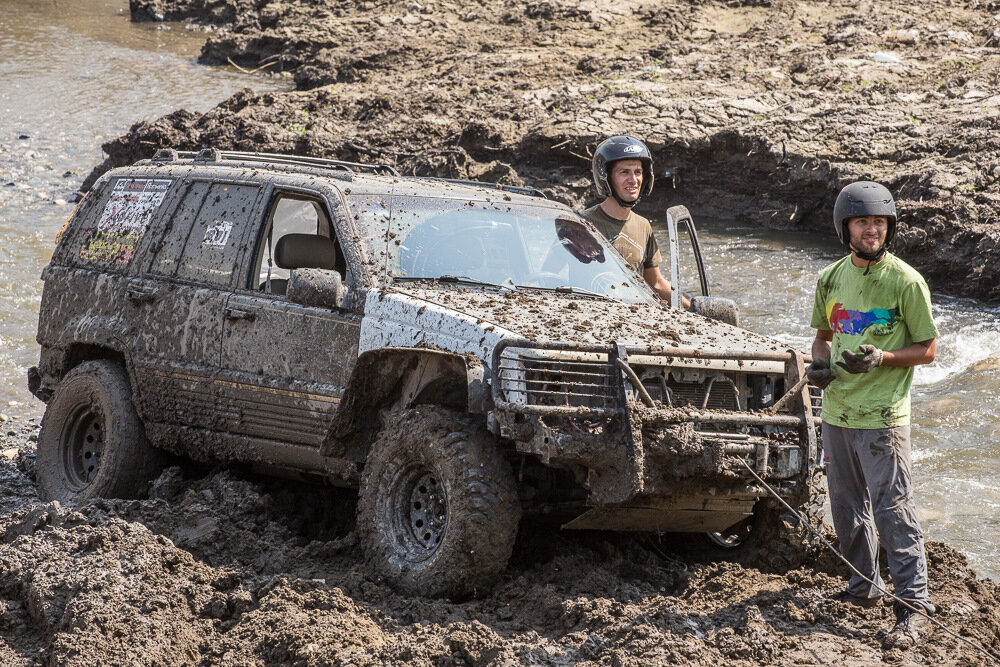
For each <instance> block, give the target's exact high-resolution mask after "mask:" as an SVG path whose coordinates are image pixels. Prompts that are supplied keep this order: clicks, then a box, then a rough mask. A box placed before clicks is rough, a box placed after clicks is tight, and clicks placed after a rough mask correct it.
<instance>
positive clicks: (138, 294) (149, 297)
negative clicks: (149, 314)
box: [125, 287, 156, 304]
mask: <svg viewBox="0 0 1000 667" xmlns="http://www.w3.org/2000/svg"><path fill="white" fill-rule="evenodd" d="M125 297H126V298H127V299H128V300H129V301H131V302H132V303H136V304H141V303H150V302H152V301H155V300H156V292H155V291H154V290H146V289H141V288H139V287H129V288H128V289H126V290H125Z"/></svg>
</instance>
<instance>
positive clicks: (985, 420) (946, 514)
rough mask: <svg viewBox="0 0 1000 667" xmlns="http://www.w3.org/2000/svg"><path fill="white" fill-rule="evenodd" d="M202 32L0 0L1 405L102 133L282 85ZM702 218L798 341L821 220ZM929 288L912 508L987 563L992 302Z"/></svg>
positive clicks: (761, 305)
mask: <svg viewBox="0 0 1000 667" xmlns="http://www.w3.org/2000/svg"><path fill="white" fill-rule="evenodd" d="M203 41H204V36H203V35H202V34H200V33H197V32H190V31H188V30H187V29H185V28H183V27H181V26H172V27H170V26H163V25H149V24H141V25H135V24H132V23H130V22H129V20H128V17H127V3H126V2H109V1H107V0H76V1H74V2H63V1H59V2H56V1H55V0H46V1H41V0H39V1H35V2H28V1H24V0H21V1H15V0H0V412H6V413H10V414H33V415H38V414H40V413H41V410H42V405H41V404H40V403H39V402H37V401H35V399H34V398H33V397H32V396H31V395H30V394H29V393H28V391H27V388H26V386H25V373H26V371H27V369H28V367H29V366H31V365H32V364H35V363H37V360H38V347H37V345H36V344H35V342H34V336H35V327H36V324H37V319H38V304H39V298H40V293H41V282H40V281H39V280H38V276H39V274H40V273H41V270H42V267H44V265H45V264H46V262H47V261H48V259H49V257H50V255H51V253H52V249H53V238H54V237H55V233H56V231H57V230H58V229H59V227H60V226H61V225H62V223H63V222H64V221H65V219H66V217H67V216H68V215H69V214H70V212H71V211H72V204H69V203H67V201H68V200H69V199H70V198H71V196H72V194H73V193H74V191H75V189H76V188H77V187H78V185H79V183H80V181H81V180H82V179H83V178H84V176H86V174H87V173H88V172H89V171H90V169H91V168H92V167H93V166H94V165H96V164H98V163H99V162H100V161H101V160H102V159H103V155H102V153H101V150H100V145H101V143H102V142H104V141H106V140H108V139H110V138H113V137H115V136H118V135H120V134H122V133H123V132H124V131H125V130H126V129H127V127H128V126H129V125H130V124H131V123H133V122H135V121H137V120H145V119H150V120H151V119H154V118H157V117H159V116H161V115H163V114H165V113H169V112H171V111H174V110H175V109H178V108H182V107H183V108H187V109H190V110H193V111H197V110H206V109H208V108H210V107H212V106H214V105H215V104H216V103H217V102H219V101H221V100H222V99H224V98H226V97H228V96H229V95H230V94H232V93H233V92H235V91H236V90H238V89H239V88H242V87H247V86H249V87H252V88H254V89H256V90H260V91H263V90H274V89H280V88H284V87H286V86H287V84H286V83H285V82H283V81H282V80H279V79H267V78H263V77H260V76H255V77H249V76H246V75H243V74H240V73H237V72H232V71H226V70H219V69H214V68H207V67H203V66H200V65H197V64H195V62H194V60H195V58H196V57H197V53H198V50H199V49H200V47H201V44H202V42H203ZM701 228H702V241H703V243H704V245H705V246H706V257H707V259H708V264H709V269H710V270H711V272H712V276H713V279H714V283H713V285H714V287H713V289H714V290H715V292H716V293H718V294H722V295H728V296H731V297H733V298H734V299H735V300H736V301H737V303H738V304H739V307H740V311H741V315H742V318H743V323H744V325H745V326H747V327H748V328H750V329H753V330H755V331H759V332H761V333H766V334H770V335H774V336H777V337H779V338H780V339H782V340H783V341H785V342H786V343H788V344H789V345H791V346H795V347H799V348H802V349H808V346H809V344H810V341H811V340H812V335H813V332H812V330H810V329H809V327H808V317H809V312H810V309H811V305H812V291H813V287H814V284H815V279H816V275H817V274H818V272H819V270H820V269H821V268H822V267H823V266H825V265H826V264H828V263H829V262H830V261H832V260H833V259H835V258H836V257H838V256H839V253H840V250H839V249H838V248H837V247H836V246H835V245H833V244H832V243H831V242H830V239H829V238H827V237H826V236H823V235H818V236H815V237H811V236H810V235H806V234H787V233H777V232H768V231H764V230H760V229H754V228H749V227H742V226H739V225H734V224H732V223H729V224H722V223H704V222H703V224H702V225H701ZM661 241H663V239H661ZM934 302H935V304H934V313H935V317H936V320H937V323H938V326H939V327H940V329H941V332H942V335H941V339H940V340H939V346H938V360H937V361H936V362H935V363H934V364H933V365H932V366H929V367H924V368H920V369H918V371H917V374H916V379H915V383H914V389H913V408H914V409H913V412H914V429H913V444H914V478H915V483H916V499H917V504H918V508H919V513H920V518H921V521H922V522H923V526H924V529H925V532H926V534H927V536H928V537H929V538H931V539H936V540H944V541H946V542H949V543H951V544H953V545H955V546H957V547H958V548H960V549H962V550H963V551H965V552H966V553H967V554H968V555H969V556H970V560H971V562H972V564H973V566H974V567H975V568H976V569H977V570H978V571H979V572H980V573H981V574H985V575H987V576H991V577H993V578H998V577H1000V566H998V563H1000V539H998V538H1000V445H998V440H1000V418H998V417H997V415H998V414H1000V391H998V389H1000V336H997V335H996V331H997V330H998V329H1000V310H996V309H989V308H985V307H983V305H982V304H979V303H976V302H973V301H960V300H955V299H948V298H945V297H942V296H939V295H935V296H934Z"/></svg>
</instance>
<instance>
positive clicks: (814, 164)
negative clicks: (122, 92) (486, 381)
mask: <svg viewBox="0 0 1000 667" xmlns="http://www.w3.org/2000/svg"><path fill="white" fill-rule="evenodd" d="M995 4H996V3H983V2H976V3H961V4H956V3H951V2H947V1H946V0H930V1H929V2H923V3H920V4H919V5H914V4H913V3H908V2H903V1H902V0H893V1H891V2H885V3H880V5H879V10H878V11H866V10H863V9H862V8H859V7H858V6H856V3H846V2H844V3H832V4H831V3H814V2H808V1H806V0H798V1H795V0H782V1H780V2H778V1H773V2H721V1H717V2H716V1H710V0H709V1H705V2H689V1H682V0H671V1H669V2H660V1H653V0H648V1H643V2H638V3H632V4H630V5H627V6H626V5H620V4H616V3H612V2H610V1H609V0H590V1H588V2H584V3H569V2H563V1H562V0H541V1H540V2H534V1H532V2H520V3H510V2H506V1H505V2H500V1H499V0H492V1H488V2H484V3H479V4H477V5H476V6H475V7H469V6H467V5H462V4H459V3H452V2H439V1H437V0H424V1H423V2H420V1H417V2H414V1H412V0H383V1H377V2H376V1H374V0H365V1H360V2H348V3H337V4H336V5H335V6H331V5H322V4H320V5H317V4H316V3H312V2H305V1H304V0H291V1H286V2H270V3H251V2H245V1H244V0H219V1H217V2H204V1H203V0H174V1H167V0H134V1H133V2H132V8H133V16H135V17H136V18H145V19H149V18H153V17H165V18H167V19H185V20H189V21H194V22H197V23H198V24H200V25H201V26H203V28H204V29H205V30H206V31H207V41H206V44H205V47H204V49H203V52H202V56H201V59H202V61H203V62H206V63H217V64H225V63H228V62H233V63H236V64H238V65H240V66H243V67H245V68H252V69H259V70H260V71H261V72H270V73H277V72H282V73H285V74H287V75H290V76H294V78H295V81H296V84H297V86H298V87H299V89H300V91H298V92H292V93H288V94H280V95H264V96H256V95H253V94H252V93H249V92H243V93H240V94H238V95H236V96H235V97H233V98H232V99H230V100H227V101H226V102H224V103H222V104H221V105H220V106H219V107H217V108H216V109H213V110H212V111H209V112H208V113H206V114H201V115H197V114H191V113H187V112H183V111H178V112H176V113H174V114H171V115H169V116H166V117H164V118H161V119H159V120H156V121H153V122H141V123H138V124H136V125H135V126H134V127H133V128H132V129H131V130H130V132H129V133H128V134H127V135H126V136H124V137H121V138H119V139H116V140H114V141H111V142H109V143H108V144H106V145H105V147H104V148H105V151H106V152H107V153H108V155H109V158H108V160H106V161H105V163H104V164H102V165H101V166H100V167H99V168H98V169H97V170H95V172H94V174H92V176H91V177H90V178H89V179H88V181H87V183H86V184H85V187H89V184H90V183H92V182H93V179H94V178H96V176H97V175H98V174H99V173H103V171H104V170H106V169H108V168H110V167H113V166H118V165H122V164H125V163H128V162H131V161H134V160H136V159H139V158H142V157H149V156H150V155H152V153H153V151H155V150H156V149H157V148H159V147H164V146H172V147H176V148H186V149H194V148H200V147H203V146H208V145H211V146H215V147H218V148H230V149H234V148H239V149H244V150H258V151H275V152H289V153H300V154H310V155H318V156H326V157H338V158H341V159H348V160H364V161H373V162H387V163H391V164H394V165H395V166H397V167H398V168H400V169H401V170H402V171H404V172H406V173H413V174H420V175H437V176H448V177H456V178H473V179H483V180H507V181H509V182H515V183H519V182H523V183H526V184H529V185H532V186H535V187H539V188H543V189H544V190H545V191H547V192H548V193H549V194H550V196H554V197H557V198H559V199H562V200H565V201H567V202H570V203H572V204H574V205H577V206H582V205H583V204H585V203H588V199H589V197H590V196H591V190H590V182H589V179H588V161H589V159H588V156H589V155H590V154H591V152H592V150H593V148H594V146H595V145H596V143H597V142H598V141H600V140H601V139H603V138H604V137H606V136H608V135H610V134H615V133H629V134H635V135H639V136H642V137H643V138H645V139H646V140H647V142H648V143H649V145H650V148H651V150H652V151H653V154H654V157H655V159H656V164H657V177H658V179H659V180H660V185H659V186H657V187H656V189H655V190H654V196H653V198H652V200H651V201H649V202H647V206H649V207H650V208H651V209H653V210H662V206H663V205H665V204H668V203H670V204H672V203H677V202H682V203H685V204H687V205H688V207H689V208H691V209H692V211H693V212H694V213H695V215H705V214H710V215H713V216H718V217H726V218H732V217H736V218H742V219H746V220H750V221H754V222H757V223H759V224H764V225H769V226H772V227H783V228H816V229H821V230H823V231H824V232H829V229H828V227H829V216H830V213H831V207H832V202H833V199H834V196H835V195H836V192H837V191H838V190H839V188H840V187H841V186H842V185H844V184H845V183H847V182H849V181H851V180H855V179H858V178H873V179H876V180H879V181H881V182H884V183H886V184H887V185H888V186H889V187H890V189H891V190H892V191H893V192H894V194H896V195H897V198H898V199H899V203H900V208H901V220H900V226H899V232H898V234H897V240H896V241H895V242H894V243H895V247H894V250H895V251H897V252H898V253H899V254H900V255H901V256H902V257H904V258H905V259H906V260H907V261H909V262H911V263H912V264H914V265H915V266H916V267H917V268H918V269H919V270H921V272H923V273H924V274H925V275H926V276H927V277H928V279H929V281H930V282H931V284H932V285H933V286H934V287H936V288H938V289H941V290H944V291H947V292H951V293H954V294H959V295H964V296H975V297H980V298H983V299H987V300H990V301H997V300H1000V281H998V278H1000V274H998V272H1000V268H998V266H1000V264H998V263H997V262H991V261H989V260H990V258H991V257H992V256H993V255H994V254H995V253H996V250H997V244H998V243H1000V224H998V222H1000V219H998V213H997V211H998V210H1000V139H998V137H1000V131H998V130H1000V96H998V95H997V94H996V83H997V81H998V80H1000V79H998V78H1000V52H998V50H997V46H998V45H1000V19H998V18H997V16H1000V15H998V14H997V11H998V9H997V8H996V7H995V6H994V5H995Z"/></svg>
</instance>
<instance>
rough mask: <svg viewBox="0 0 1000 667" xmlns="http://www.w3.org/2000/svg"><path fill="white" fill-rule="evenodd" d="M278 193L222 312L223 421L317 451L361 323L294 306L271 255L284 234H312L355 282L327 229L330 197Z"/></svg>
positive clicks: (345, 310) (345, 312) (343, 314)
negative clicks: (329, 246) (324, 241)
mask: <svg viewBox="0 0 1000 667" xmlns="http://www.w3.org/2000/svg"><path fill="white" fill-rule="evenodd" d="M331 194H332V193H326V194H324V193H322V192H320V191H315V190H302V189H296V188H281V187H276V188H274V190H273V191H272V193H271V194H270V196H269V201H268V205H267V207H266V209H265V215H264V216H263V217H262V219H261V221H260V222H259V224H258V225H257V227H258V232H257V238H256V243H255V248H256V252H255V253H254V255H253V256H251V258H250V260H251V261H249V262H248V266H247V267H246V269H245V272H244V275H243V277H242V283H241V284H240V285H239V286H238V288H237V290H236V291H235V293H234V294H233V295H232V296H231V297H230V299H229V302H228V305H227V307H226V310H225V322H224V332H223V340H222V363H221V366H222V369H223V378H222V380H223V381H222V382H221V386H220V399H221V402H222V405H223V410H222V415H223V418H224V419H225V421H226V428H227V429H228V430H229V431H230V432H231V433H236V434H241V435H245V436H250V437H254V438H262V439H267V440H276V441H280V442H288V443H296V444H301V445H307V446H309V447H316V448H318V447H319V446H320V445H321V444H322V442H323V439H324V437H325V435H326V432H327V430H328V429H329V425H330V423H331V421H332V419H333V415H334V413H335V412H336V410H337V407H338V405H339V403H340V399H341V397H342V396H343V394H344V389H345V385H346V384H347V381H348V379H349V378H350V373H351V370H352V369H353V367H354V363H355V361H356V360H357V353H358V341H359V338H360V328H361V316H360V314H359V313H356V312H354V311H353V310H351V309H350V308H349V307H348V304H347V303H344V304H342V306H341V307H340V308H336V309H329V308H318V307H312V306H303V305H300V304H297V303H293V302H291V301H290V300H288V298H286V296H285V294H284V286H285V281H286V280H287V278H288V275H289V271H288V269H287V268H283V267H281V266H278V265H277V263H276V261H275V259H276V258H275V253H274V250H275V248H276V246H277V244H278V242H279V240H280V239H281V237H282V236H284V235H286V234H312V235H319V236H325V237H327V238H330V239H332V240H333V241H334V242H335V245H336V253H335V255H336V261H335V269H334V270H337V271H338V272H340V273H341V277H342V279H343V280H344V282H345V284H346V285H350V284H352V282H353V280H354V278H355V277H354V276H353V275H352V273H351V272H350V271H348V268H347V262H346V259H345V257H344V255H343V250H342V248H343V246H342V245H341V244H340V240H339V238H338V236H337V226H336V225H334V224H332V219H331V210H338V209H334V208H333V207H331V206H330V201H331V199H330V196H329V195H331Z"/></svg>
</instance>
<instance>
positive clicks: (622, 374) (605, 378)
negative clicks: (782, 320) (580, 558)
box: [491, 340, 819, 530]
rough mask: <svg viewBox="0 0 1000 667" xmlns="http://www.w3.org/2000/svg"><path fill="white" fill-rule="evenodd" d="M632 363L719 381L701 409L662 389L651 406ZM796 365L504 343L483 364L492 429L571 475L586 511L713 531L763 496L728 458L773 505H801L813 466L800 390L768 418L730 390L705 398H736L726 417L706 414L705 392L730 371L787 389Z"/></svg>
mask: <svg viewBox="0 0 1000 667" xmlns="http://www.w3.org/2000/svg"><path fill="white" fill-rule="evenodd" d="M633 359H638V360H641V363H642V364H643V365H646V364H648V363H654V362H655V363H656V364H659V365H661V366H663V367H665V368H671V367H672V365H675V364H676V365H678V366H683V365H685V364H686V365H688V366H690V365H691V364H702V365H704V366H707V365H709V364H715V365H716V367H717V368H719V369H722V370H720V371H719V372H717V373H714V374H711V377H712V378H714V379H712V380H710V381H709V382H708V383H707V384H708V388H707V393H706V394H705V397H704V401H703V402H702V404H701V405H690V404H686V405H681V404H679V401H675V400H672V398H671V396H672V395H671V391H670V388H668V387H666V385H665V383H664V389H663V393H662V394H661V396H662V397H667V398H666V400H661V401H655V400H653V399H652V398H651V396H650V392H649V391H647V390H646V389H645V388H644V387H643V382H644V381H643V380H640V378H639V377H638V376H637V374H636V372H635V369H633V367H632V364H631V363H630V360H633ZM805 364H806V358H805V357H804V356H803V355H802V354H801V353H800V352H797V351H795V350H788V351H786V352H754V351H740V350H735V351H722V352H716V351H712V352H707V351H703V350H694V349H684V348H665V349H654V348H648V347H630V346H624V345H621V344H612V345H577V344H570V343H534V342H531V341H526V340H510V341H503V342H501V343H500V344H499V345H498V346H497V347H496V349H495V350H494V353H493V358H492V363H491V370H492V379H493V382H492V386H491V390H492V397H493V403H494V411H493V419H492V421H493V423H494V424H495V429H496V430H497V431H498V433H499V434H500V435H501V436H502V437H505V438H509V439H511V440H513V441H515V443H516V446H517V449H518V451H520V452H523V453H528V454H533V455H536V456H537V457H539V459H540V460H541V461H542V462H543V463H545V464H546V465H560V466H564V467H569V468H571V469H575V470H577V471H579V472H581V473H582V475H583V477H584V485H585V486H586V487H587V489H588V491H589V496H588V504H590V505H592V506H595V507H598V506H600V507H602V508H604V509H602V511H606V510H607V507H606V506H609V505H610V506H616V507H617V508H618V509H619V510H626V509H627V510H629V511H630V512H629V513H625V512H622V511H619V512H617V515H616V518H615V519H614V521H615V522H620V521H626V522H629V521H632V520H633V519H634V522H635V523H638V524H640V525H644V526H649V525H650V522H652V523H653V524H655V525H660V524H669V525H671V526H673V525H677V524H683V525H684V526H687V527H685V528H676V527H675V528H662V527H661V528H660V529H663V530H668V529H669V530H687V529H692V530H697V529H705V530H722V529H723V528H725V527H728V526H729V525H732V524H733V523H735V522H736V521H738V520H739V519H740V518H743V517H745V516H746V515H747V513H748V512H749V511H750V509H752V505H753V503H754V502H755V501H756V500H757V499H758V498H759V497H760V496H761V495H762V494H763V492H764V490H763V489H762V488H759V485H758V484H757V483H756V482H755V481H754V480H753V479H752V477H751V476H750V475H749V473H748V472H747V470H746V469H745V468H744V466H743V464H742V463H741V462H740V461H738V460H737V458H736V457H739V458H742V459H744V460H746V461H748V462H749V463H750V465H751V467H753V468H754V470H755V471H756V472H757V473H758V474H759V475H761V477H763V478H764V479H766V480H768V482H769V483H770V484H772V485H773V486H775V487H776V489H777V490H778V492H779V493H780V494H781V495H782V496H784V497H786V498H788V499H789V500H792V501H794V500H796V499H797V497H799V496H800V495H801V496H803V497H804V493H805V486H806V485H805V480H806V479H807V476H808V474H809V472H810V471H811V470H812V469H813V468H814V467H816V466H817V465H818V464H819V452H818V443H817V428H816V427H817V424H818V417H816V406H815V404H814V400H815V398H814V397H813V396H812V395H811V394H810V390H809V387H808V385H804V386H802V387H801V390H800V391H797V392H796V393H795V394H794V395H792V396H791V398H790V400H788V401H787V402H785V404H784V406H783V409H782V410H779V411H777V412H775V413H772V412H771V411H769V410H768V409H767V408H762V409H756V410H750V409H740V406H741V403H740V399H739V390H738V389H736V386H737V385H736V383H735V382H733V381H732V380H731V379H730V380H729V384H731V385H732V388H727V385H724V383H721V382H720V383H719V385H718V386H717V391H716V395H718V394H720V393H721V394H723V395H724V394H725V393H726V392H727V391H728V392H735V394H736V398H735V399H728V400H731V401H733V402H732V406H731V407H735V408H737V409H720V408H718V407H715V408H713V407H712V405H711V403H712V401H713V400H716V399H714V398H712V397H711V395H712V386H711V383H712V382H714V381H715V379H718V378H721V379H726V378H727V377H730V378H731V377H732V376H733V373H732V372H731V371H732V369H738V372H744V371H745V372H757V373H765V372H769V373H771V374H772V376H773V375H775V373H777V377H778V378H780V380H781V381H782V384H783V386H784V387H794V386H795V385H796V383H797V382H798V381H799V380H800V379H801V378H802V377H804V373H805ZM636 366H639V363H636ZM726 369H729V370H726ZM723 371H725V373H728V374H729V375H725V374H724V373H723ZM675 389H676V387H675ZM710 399H711V400H710ZM744 400H745V399H744ZM595 511H596V510H595ZM592 512H594V511H592ZM588 514H590V513H588ZM629 514H630V516H631V518H629V517H628V516H627V515H629ZM722 515H726V516H722ZM657 517H660V519H657ZM574 523H575V522H574ZM597 523H598V524H604V523H606V521H605V520H604V519H601V520H599V521H597ZM721 524H725V525H722V526H721V527H715V526H717V525H721ZM573 527H600V526H599V525H580V526H573ZM646 529H649V528H646Z"/></svg>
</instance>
